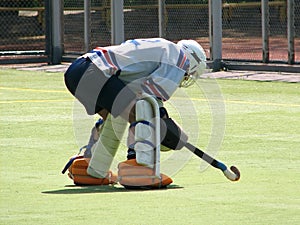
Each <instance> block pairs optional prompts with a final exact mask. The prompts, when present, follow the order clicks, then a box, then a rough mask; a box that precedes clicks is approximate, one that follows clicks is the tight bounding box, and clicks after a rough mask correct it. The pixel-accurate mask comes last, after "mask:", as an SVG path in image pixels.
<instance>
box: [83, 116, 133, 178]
mask: <svg viewBox="0 0 300 225" xmlns="http://www.w3.org/2000/svg"><path fill="white" fill-rule="evenodd" d="M126 126H127V122H126V121H125V120H123V119H122V118H120V117H117V118H115V119H113V118H112V116H111V115H110V114H109V115H108V117H107V119H106V121H105V122H104V125H103V127H102V130H101V131H100V137H99V140H98V141H97V143H96V144H95V145H94V147H93V148H92V158H91V160H90V162H89V166H88V169H87V173H88V174H89V175H91V176H93V177H98V178H101V177H105V176H106V173H107V171H108V170H109V169H110V166H111V164H112V161H113V159H114V156H115V154H116V152H117V150H118V148H119V145H120V140H121V139H122V136H123V134H124V131H125V129H126Z"/></svg>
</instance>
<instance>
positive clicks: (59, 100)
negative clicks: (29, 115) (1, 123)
mask: <svg viewBox="0 0 300 225" xmlns="http://www.w3.org/2000/svg"><path fill="white" fill-rule="evenodd" d="M72 100H74V99H71V98H69V99H28V100H5V101H0V104H12V103H44V102H67V101H72Z"/></svg>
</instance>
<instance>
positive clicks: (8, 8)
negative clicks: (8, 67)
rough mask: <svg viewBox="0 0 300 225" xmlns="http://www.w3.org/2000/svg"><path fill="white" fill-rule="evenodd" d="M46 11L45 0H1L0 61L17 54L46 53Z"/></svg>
mask: <svg viewBox="0 0 300 225" xmlns="http://www.w3.org/2000/svg"><path fill="white" fill-rule="evenodd" d="M44 13H45V11H44V1H43V0H35V1H25V0H24V1H21V0H14V1H9V0H0V56H1V58H0V62H1V59H7V58H8V59H11V58H12V59H14V58H15V56H16V55H22V54H25V55H26V54H30V55H34V54H38V55H40V54H45V46H46V36H45V14H44ZM4 56H8V57H4ZM27 57H28V56H27ZM39 57H40V56H39ZM43 60H45V59H43Z"/></svg>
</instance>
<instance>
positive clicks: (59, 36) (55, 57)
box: [46, 0, 63, 64]
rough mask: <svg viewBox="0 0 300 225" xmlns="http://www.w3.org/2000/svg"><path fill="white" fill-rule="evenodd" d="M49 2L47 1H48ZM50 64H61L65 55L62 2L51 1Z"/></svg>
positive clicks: (58, 0)
mask: <svg viewBox="0 0 300 225" xmlns="http://www.w3.org/2000/svg"><path fill="white" fill-rule="evenodd" d="M46 2H47V1H46ZM48 6H49V17H50V19H49V24H48V26H49V27H48V30H49V37H48V38H49V41H48V44H49V63H50V64H60V63H61V61H62V54H63V26H62V23H63V5H62V0H51V1H49V5H48Z"/></svg>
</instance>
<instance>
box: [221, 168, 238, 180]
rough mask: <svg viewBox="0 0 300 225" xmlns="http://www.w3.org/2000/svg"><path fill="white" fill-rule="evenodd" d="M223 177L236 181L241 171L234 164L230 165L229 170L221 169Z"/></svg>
mask: <svg viewBox="0 0 300 225" xmlns="http://www.w3.org/2000/svg"><path fill="white" fill-rule="evenodd" d="M223 173H224V175H225V177H227V178H228V179H229V180H231V181H238V180H239V179H240V177H241V173H240V171H239V170H238V168H236V167H235V166H231V167H230V170H228V169H226V170H224V171H223Z"/></svg>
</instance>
